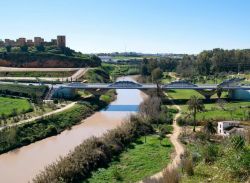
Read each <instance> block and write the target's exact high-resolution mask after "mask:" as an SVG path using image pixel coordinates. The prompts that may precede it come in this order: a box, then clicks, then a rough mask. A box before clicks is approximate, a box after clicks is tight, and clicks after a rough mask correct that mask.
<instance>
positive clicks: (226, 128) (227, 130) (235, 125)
mask: <svg viewBox="0 0 250 183" xmlns="http://www.w3.org/2000/svg"><path fill="white" fill-rule="evenodd" d="M244 131H245V130H244V128H243V127H241V126H240V122H239V121H221V122H218V127H217V133H218V134H219V135H222V136H229V135H231V134H236V133H243V132H244Z"/></svg>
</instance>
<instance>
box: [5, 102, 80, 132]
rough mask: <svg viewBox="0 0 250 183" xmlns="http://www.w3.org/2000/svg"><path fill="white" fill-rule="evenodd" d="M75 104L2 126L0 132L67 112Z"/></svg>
mask: <svg viewBox="0 0 250 183" xmlns="http://www.w3.org/2000/svg"><path fill="white" fill-rule="evenodd" d="M75 104H76V102H72V103H70V104H68V105H66V106H65V107H63V108H60V109H57V110H55V111H51V112H48V113H46V114H43V115H41V116H36V117H33V118H30V119H27V120H22V121H19V122H17V123H13V124H9V125H6V126H4V127H0V131H1V130H3V129H5V128H7V127H14V126H19V125H23V124H25V123H29V122H32V121H35V120H38V119H41V118H43V117H47V116H51V115H53V114H56V113H59V112H62V111H65V110H67V109H69V108H71V107H73V106H74V105H75Z"/></svg>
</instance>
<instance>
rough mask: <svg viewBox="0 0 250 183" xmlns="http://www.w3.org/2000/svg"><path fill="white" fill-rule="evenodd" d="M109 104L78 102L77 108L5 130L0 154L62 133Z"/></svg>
mask: <svg viewBox="0 0 250 183" xmlns="http://www.w3.org/2000/svg"><path fill="white" fill-rule="evenodd" d="M106 95H110V99H114V98H115V97H114V96H115V93H114V92H111V91H109V92H108V93H107V94H106ZM111 95H112V96H111ZM107 104H108V103H106V102H105V101H102V100H99V99H96V98H90V99H89V101H85V102H78V104H77V105H76V106H74V107H73V108H71V109H68V110H66V111H64V112H61V113H58V114H54V115H52V116H48V117H44V118H42V119H39V120H35V121H33V122H29V123H26V124H23V125H19V126H14V127H7V128H4V129H3V130H1V131H0V153H4V152H7V151H9V150H12V149H15V148H18V147H21V146H24V145H28V144H30V143H32V142H35V141H37V140H41V139H43V138H46V137H49V136H52V135H56V134H58V133H61V132H62V131H63V130H65V129H67V128H70V127H71V126H73V125H76V124H77V123H79V122H80V121H81V120H82V119H84V118H86V117H88V116H90V115H91V114H93V112H95V111H97V110H99V109H101V108H103V107H105V106H107Z"/></svg>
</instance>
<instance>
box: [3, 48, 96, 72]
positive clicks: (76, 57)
mask: <svg viewBox="0 0 250 183" xmlns="http://www.w3.org/2000/svg"><path fill="white" fill-rule="evenodd" d="M38 50H40V51H38ZM100 64H101V60H100V59H99V58H98V57H97V56H94V55H84V54H82V53H80V52H75V51H74V50H71V49H70V48H63V49H58V48H56V47H43V48H42V49H41V48H35V47H29V48H27V50H22V49H21V48H19V47H13V48H11V50H10V51H9V52H7V50H5V49H0V66H4V67H27V68H31V67H40V68H43V67H46V68H53V67H61V68H65V67H66V68H68V67H72V68H73V67H97V66H100Z"/></svg>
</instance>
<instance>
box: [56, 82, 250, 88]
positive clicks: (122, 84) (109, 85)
mask: <svg viewBox="0 0 250 183" xmlns="http://www.w3.org/2000/svg"><path fill="white" fill-rule="evenodd" d="M240 81H241V80H240ZM240 81H237V82H228V81H226V82H222V83H221V84H197V85H196V84H193V83H190V82H187V81H173V82H171V83H168V84H165V85H159V84H158V85H157V84H152V83H149V84H141V83H136V82H132V81H118V82H115V83H69V84H59V85H58V86H57V87H61V88H72V89H142V90H143V89H157V88H160V89H163V90H171V89H193V90H214V89H218V88H220V89H222V90H233V89H243V90H250V85H240V84H238V83H239V82H240Z"/></svg>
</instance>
